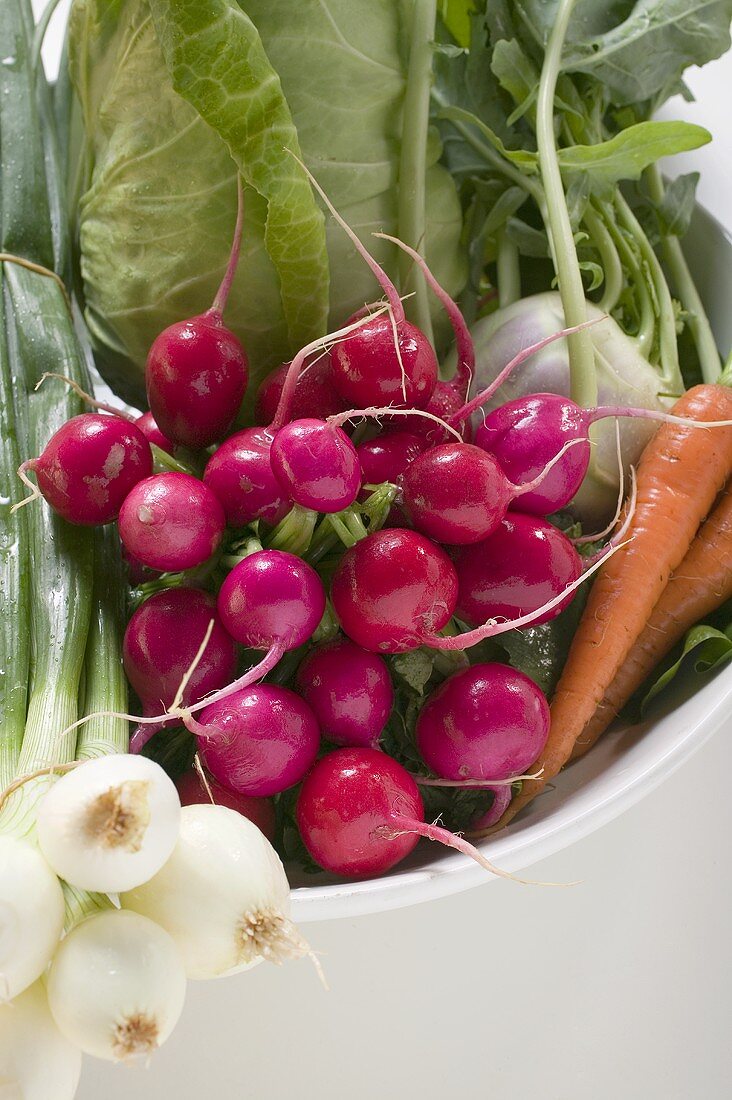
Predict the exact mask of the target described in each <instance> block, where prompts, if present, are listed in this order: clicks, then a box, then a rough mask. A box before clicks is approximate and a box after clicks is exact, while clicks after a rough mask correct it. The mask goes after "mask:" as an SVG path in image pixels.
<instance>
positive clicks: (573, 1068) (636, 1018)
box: [0, 0, 732, 1100]
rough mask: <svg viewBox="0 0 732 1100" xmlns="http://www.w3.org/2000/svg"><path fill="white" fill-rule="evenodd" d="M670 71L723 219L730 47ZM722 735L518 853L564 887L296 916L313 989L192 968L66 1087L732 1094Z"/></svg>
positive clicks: (726, 218)
mask: <svg viewBox="0 0 732 1100" xmlns="http://www.w3.org/2000/svg"><path fill="white" fill-rule="evenodd" d="M0 2H1V0H0ZM37 6H38V7H41V6H42V3H39V4H38V5H37ZM62 6H63V7H65V6H66V5H62ZM49 47H50V49H49V56H51V57H53V54H54V43H53V41H51V42H50V43H49ZM689 83H690V84H691V86H692V88H693V89H694V91H695V93H696V95H697V103H695V104H679V105H674V111H673V113H675V114H683V116H684V117H686V118H689V119H690V120H692V121H697V122H701V123H702V124H703V125H705V126H707V127H708V128H709V129H710V130H712V132H713V133H714V137H715V141H714V144H713V146H711V147H708V148H706V149H703V150H701V151H699V152H697V153H694V154H688V155H687V156H686V157H684V158H678V160H679V163H678V164H677V165H674V166H673V167H674V169H678V170H684V171H686V170H689V168H690V167H691V168H701V169H702V171H703V176H702V181H701V186H700V189H699V195H700V198H701V200H702V201H703V202H704V203H705V204H706V205H707V206H708V207H709V208H710V209H711V210H712V212H713V213H715V214H716V215H717V217H718V218H720V220H722V221H723V222H724V223H725V224H726V225H727V226H728V227H729V228H732V191H731V189H730V179H732V127H730V121H729V112H730V103H731V101H732V58H726V59H724V60H723V61H721V62H718V63H715V64H713V65H709V66H708V67H707V68H706V69H705V70H704V71H703V72H697V73H694V74H692V77H691V79H690V81H689ZM730 308H732V302H731V303H730ZM725 351H726V349H725ZM730 734H732V723H730V726H729V728H728V729H727V730H726V731H723V732H722V733H720V734H719V735H718V736H717V737H716V738H715V739H714V740H713V741H712V742H711V743H709V744H708V745H707V746H706V747H705V748H704V749H703V750H701V751H700V752H699V753H698V755H697V756H696V757H695V758H694V759H693V760H692V761H691V763H689V764H687V765H686V767H684V768H683V769H682V770H681V771H680V772H677V773H676V774H675V775H674V776H673V777H672V778H671V779H669V780H668V781H667V782H666V784H665V785H664V786H663V787H662V788H661V789H660V790H657V791H655V792H654V793H653V794H651V795H650V796H649V797H648V798H647V799H646V800H645V801H644V802H642V803H641V804H640V805H639V806H636V807H635V808H633V809H632V810H630V811H628V812H627V813H626V814H625V815H624V816H623V817H622V818H621V819H620V820H617V821H615V822H614V823H612V824H611V825H608V826H607V827H606V828H604V829H603V830H602V831H601V832H599V833H597V834H595V835H594V836H592V837H589V838H588V839H586V840H584V841H581V842H580V843H577V844H575V845H574V846H573V847H571V848H569V849H567V850H566V851H565V852H563V853H561V854H560V855H557V856H554V857H552V858H551V859H548V860H545V861H544V862H543V863H541V864H539V865H538V866H536V867H535V868H534V869H533V874H534V875H535V876H536V877H537V878H539V879H543V880H550V881H569V880H575V879H580V880H582V884H581V885H580V886H576V887H574V888H572V889H567V890H554V889H542V888H538V887H533V888H532V887H521V886H518V885H516V884H514V883H510V882H501V881H498V882H492V883H490V884H486V885H485V886H484V887H482V888H479V889H476V890H474V891H472V892H471V893H468V894H463V895H460V896H457V897H452V898H447V899H444V900H441V901H436V902H432V903H430V904H428V905H423V906H421V907H418V908H413V909H406V910H402V911H400V912H393V913H386V914H382V915H380V916H371V917H363V918H360V919H357V920H352V921H342V922H338V923H331V924H312V925H308V926H307V929H306V931H307V934H308V936H309V938H310V940H311V942H312V944H313V946H314V947H315V948H316V949H317V950H318V951H320V952H322V953H323V964H324V966H325V969H326V971H327V975H328V979H329V982H330V985H331V991H330V993H324V992H323V991H322V990H321V988H320V987H319V985H318V983H317V981H316V978H315V975H314V974H313V972H312V970H311V968H310V966H309V964H308V963H306V962H300V963H290V964H289V965H287V966H286V967H285V968H283V969H282V970H277V969H275V968H273V967H269V966H265V965H263V966H260V967H258V968H257V969H255V970H254V971H252V972H251V973H248V974H244V975H240V976H239V977H235V978H229V979H226V980H224V981H220V982H210V983H203V984H201V983H192V984H191V985H190V986H189V995H188V1001H187V1004H186V1009H185V1012H184V1015H183V1019H182V1021H181V1023H180V1025H179V1026H178V1029H177V1031H176V1032H175V1033H174V1035H173V1037H172V1038H171V1039H170V1040H169V1042H168V1043H167V1045H166V1046H165V1047H164V1048H163V1049H162V1050H161V1051H160V1052H159V1053H158V1054H156V1056H155V1058H154V1059H153V1061H152V1064H151V1065H150V1067H149V1068H148V1069H147V1070H142V1069H136V1070H135V1069H126V1068H123V1067H116V1068H115V1067H111V1066H109V1065H106V1064H103V1063H99V1062H91V1061H90V1062H89V1063H88V1064H87V1066H86V1068H85V1071H84V1075H83V1078H82V1085H81V1088H80V1092H79V1098H80V1100H99V1098H100V1097H102V1096H104V1097H105V1100H123V1098H124V1100H129V1098H131V1097H134V1098H135V1100H153V1098H158V1097H162V1096H163V1095H172V1096H176V1097H177V1098H179V1100H199V1097H202V1096H208V1097H211V1098H212V1100H235V1098H236V1100H240V1098H245V1097H246V1098H255V1100H284V1098H285V1097H289V1096H290V1095H296V1096H300V1097H305V1098H306V1100H309V1098H310V1097H313V1098H316V1097H317V1098H318V1100H347V1098H348V1100H377V1098H379V1100H382V1098H384V1100H387V1098H388V1100H390V1098H391V1097H395V1098H399V1100H442V1098H445V1097H450V1096H455V1097H460V1098H461V1100H486V1098H491V1100H523V1098H524V1097H529V1098H534V1097H537V1098H541V1100H641V1098H642V1100H692V1098H693V1100H695V1098H697V1097H704V1098H705V1100H722V1098H726V1097H728V1096H730V1095H732V1049H731V1044H730V1033H729V1024H730V1018H731V1017H732V935H731V932H730V903H731V901H732V891H731V888H730V883H731V881H732V869H731V868H730V837H731V836H732V802H731V800H730V797H729V788H730V781H729V772H730V764H729V759H730V752H729V745H728V737H729V735H730ZM48 1100H52V1098H51V1097H49V1098H48Z"/></svg>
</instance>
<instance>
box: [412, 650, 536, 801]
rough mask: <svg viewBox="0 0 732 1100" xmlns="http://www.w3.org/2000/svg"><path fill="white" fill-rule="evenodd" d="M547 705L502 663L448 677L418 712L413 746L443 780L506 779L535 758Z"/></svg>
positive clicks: (530, 683) (524, 679)
mask: <svg viewBox="0 0 732 1100" xmlns="http://www.w3.org/2000/svg"><path fill="white" fill-rule="evenodd" d="M548 735H549V705H548V703H547V701H546V699H545V698H544V695H543V694H542V692H541V691H540V689H539V688H538V687H537V686H536V684H535V683H534V681H533V680H530V679H529V677H528V676H525V675H524V674H523V673H522V672H519V671H518V670H517V669H514V668H510V667H509V666H508V665H502V664H477V665H472V666H471V667H470V668H467V669H462V670H461V671H460V672H456V673H454V674H453V675H452V676H449V677H448V678H447V680H445V681H444V682H443V683H442V684H440V686H439V687H438V688H436V689H435V691H433V693H432V694H431V695H430V697H429V699H428V700H427V702H426V703H425V704H424V706H423V707H422V709H421V710H420V712H419V717H418V718H417V725H416V728H415V738H416V741H417V748H418V749H419V752H420V755H421V756H422V759H423V760H424V761H425V763H426V764H427V766H428V767H429V768H431V769H432V771H433V772H434V773H435V775H438V776H441V777H442V778H443V779H456V780H459V779H486V780H491V779H494V780H498V779H510V778H511V776H514V775H520V774H521V773H522V772H525V771H526V769H527V768H528V767H529V765H530V764H532V763H533V761H534V760H536V759H537V757H538V756H539V754H540V753H541V750H542V749H543V748H544V745H545V743H546V739H547V737H548Z"/></svg>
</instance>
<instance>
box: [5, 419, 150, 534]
mask: <svg viewBox="0 0 732 1100" xmlns="http://www.w3.org/2000/svg"><path fill="white" fill-rule="evenodd" d="M27 470H33V472H34V473H35V475H36V478H37V480H38V486H37V487H36V486H35V485H34V484H33V482H32V481H30V480H29V478H28V477H27V474H26V471H27ZM151 473H152V452H151V450H150V444H149V443H148V441H147V440H146V439H145V436H144V435H143V433H142V432H141V431H140V429H139V428H138V427H136V426H135V425H134V424H131V423H130V422H129V421H127V420H125V419H123V418H121V417H117V416H105V415H103V414H100V413H81V414H80V415H79V416H73V417H72V418H71V420H67V421H66V423H65V424H63V425H62V426H61V427H60V428H59V429H58V431H57V432H55V433H54V435H52V436H51V438H50V440H49V441H48V443H47V444H46V447H45V449H44V451H43V454H41V455H40V456H39V457H38V458H31V459H29V460H28V461H27V462H24V463H23V464H22V466H21V467H20V469H19V470H18V476H19V477H20V478H21V480H22V481H23V483H24V484H25V485H27V486H28V487H29V488H30V489H32V495H31V496H29V497H26V499H25V500H24V501H21V502H20V503H21V504H27V503H30V501H31V500H35V499H36V498H37V497H38V496H43V497H44V498H45V500H46V501H47V502H48V504H50V506H51V508H53V510H54V512H57V513H58V515H60V516H63V518H64V519H66V520H68V521H69V522H70V523H76V524H80V525H83V526H95V525H97V524H104V523H109V522H110V521H111V520H113V519H116V517H117V515H118V513H119V510H120V508H121V507H122V503H123V501H124V500H125V498H126V496H127V494H128V493H129V492H130V490H131V489H132V488H134V486H135V485H137V483H138V482H139V481H141V480H142V479H143V478H147V477H149V475H150V474H151ZM19 506H20V505H19V504H16V505H15V507H16V508H18V507H19Z"/></svg>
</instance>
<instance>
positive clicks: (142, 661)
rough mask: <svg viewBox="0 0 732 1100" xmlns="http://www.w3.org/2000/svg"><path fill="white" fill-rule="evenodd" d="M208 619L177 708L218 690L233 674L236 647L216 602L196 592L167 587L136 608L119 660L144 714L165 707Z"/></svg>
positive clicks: (128, 625) (173, 695) (196, 647)
mask: <svg viewBox="0 0 732 1100" xmlns="http://www.w3.org/2000/svg"><path fill="white" fill-rule="evenodd" d="M211 620H213V623H214V625H213V630H212V632H211V636H210V638H209V640H208V643H207V645H206V648H205V649H204V651H203V654H202V655H201V658H200V660H199V662H198V664H197V665H196V667H195V669H194V670H193V672H192V673H191V675H190V679H189V680H188V683H187V685H186V688H185V690H184V692H183V701H182V702H183V706H188V705H189V704H191V703H197V702H198V700H199V699H202V698H203V697H204V696H205V695H208V694H209V693H210V692H212V691H218V689H219V688H222V687H224V685H225V684H228V683H229V681H230V680H232V679H233V678H234V676H235V674H236V666H237V646H236V643H235V641H234V639H233V638H232V637H231V635H230V634H228V633H227V631H226V630H224V628H223V626H222V625H221V622H220V620H219V617H218V614H217V612H216V600H215V599H214V597H213V596H210V595H209V594H208V593H207V592H202V591H201V590H200V589H198V588H169V589H166V590H165V591H164V592H156V593H155V595H154V596H150V598H149V599H147V600H145V602H144V603H143V604H141V605H140V607H138V608H137V610H136V611H135V613H134V614H133V616H132V618H131V619H130V621H129V623H128V624H127V629H126V630H125V635H124V641H123V644H122V660H123V663H124V668H125V673H126V674H127V679H128V680H129V681H130V684H131V685H132V687H133V689H134V691H135V692H136V693H137V695H138V696H139V698H140V702H141V703H142V705H143V711H144V713H145V714H158V713H159V712H160V711H162V710H165V709H166V708H167V707H169V706H170V705H171V703H172V702H173V700H174V699H175V696H176V693H177V691H178V688H179V687H180V684H181V681H182V679H183V677H184V675H185V674H186V672H187V671H188V670H189V669H190V667H191V665H192V664H193V659H194V658H195V656H196V653H197V651H198V648H199V646H200V645H201V643H202V641H203V639H204V637H205V636H206V631H207V629H208V626H209V623H210V622H211Z"/></svg>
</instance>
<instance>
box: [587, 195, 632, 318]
mask: <svg viewBox="0 0 732 1100" xmlns="http://www.w3.org/2000/svg"><path fill="white" fill-rule="evenodd" d="M584 222H585V225H586V226H587V229H588V231H589V233H590V236H591V237H592V243H593V244H594V246H595V248H596V249H597V251H598V253H599V254H600V261H601V263H602V270H603V274H604V276H605V280H604V289H603V293H602V298H601V299H600V301H599V302H598V303H597V305H598V308H599V309H601V310H602V312H603V313H612V311H613V310H614V309H615V306H616V305H617V304H618V299H619V298H620V295H621V293H622V290H623V265H622V264H621V262H620V257H619V256H618V250H617V248H616V247H615V244H614V242H613V239H612V237H611V236H610V233H609V232H608V230H607V227H606V225H605V223H604V221H603V220H602V218H601V217H600V215H599V214H598V213H597V211H596V210H595V208H594V207H593V205H592V203H591V202H588V204H587V208H586V209H585V214H584Z"/></svg>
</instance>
